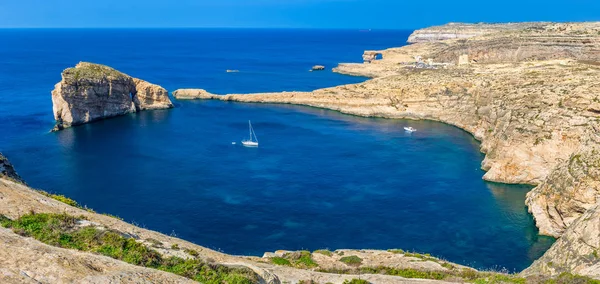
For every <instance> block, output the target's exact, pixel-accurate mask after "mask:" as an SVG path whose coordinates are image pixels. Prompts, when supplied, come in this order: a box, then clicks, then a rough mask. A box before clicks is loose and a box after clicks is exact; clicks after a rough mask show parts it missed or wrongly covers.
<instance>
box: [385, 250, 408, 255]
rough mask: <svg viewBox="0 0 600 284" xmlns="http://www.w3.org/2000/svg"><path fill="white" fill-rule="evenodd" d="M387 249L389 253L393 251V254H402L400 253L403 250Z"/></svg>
mask: <svg viewBox="0 0 600 284" xmlns="http://www.w3.org/2000/svg"><path fill="white" fill-rule="evenodd" d="M387 251H388V252H391V253H395V254H402V253H404V251H403V250H401V249H388V250H387Z"/></svg>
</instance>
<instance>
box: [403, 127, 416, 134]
mask: <svg viewBox="0 0 600 284" xmlns="http://www.w3.org/2000/svg"><path fill="white" fill-rule="evenodd" d="M404 130H405V131H406V132H409V133H413V132H415V131H417V130H416V129H414V128H412V126H408V127H404Z"/></svg>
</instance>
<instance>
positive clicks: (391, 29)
mask: <svg viewBox="0 0 600 284" xmlns="http://www.w3.org/2000/svg"><path fill="white" fill-rule="evenodd" d="M34 29H39V30H44V29H45V30H50V29H55V30H60V29H64V30H66V29H73V30H75V29H97V30H101V29H104V30H108V29H114V30H118V29H123V30H126V29H129V30H131V29H155V30H158V29H162V30H168V29H248V30H251V29H252V30H358V31H373V30H380V31H381V30H390V31H408V30H416V29H420V28H314V27H2V26H0V30H34Z"/></svg>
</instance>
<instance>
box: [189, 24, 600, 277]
mask: <svg viewBox="0 0 600 284" xmlns="http://www.w3.org/2000/svg"><path fill="white" fill-rule="evenodd" d="M492 26H493V29H489V27H490V26H489V25H467V26H466V27H465V29H464V30H463V29H462V28H458V33H459V34H472V35H470V36H472V37H470V38H461V39H445V40H442V41H435V40H438V39H444V38H445V37H441V38H429V40H431V42H422V43H417V44H414V45H409V46H405V47H402V48H392V49H388V50H384V51H380V52H378V53H380V54H381V55H382V57H383V59H381V60H374V61H371V62H370V63H369V62H367V63H365V64H340V66H338V67H337V68H336V69H335V71H337V72H340V73H345V74H351V75H362V76H368V77H372V78H374V79H372V80H369V81H367V82H364V83H361V84H354V85H345V86H339V87H334V88H326V89H320V90H315V91H313V92H287V93H264V94H245V95H239V94H231V95H225V96H208V97H204V98H210V99H221V100H230V101H240V102H268V103H289V104H303V105H309V106H314V107H322V108H329V109H333V110H338V111H341V112H344V113H349V114H355V115H362V116H378V117H388V118H409V119H430V120H437V121H442V122H445V123H449V124H452V125H456V126H458V127H460V128H462V129H465V130H467V131H469V132H470V133H472V134H473V135H474V136H475V137H476V138H477V139H479V140H481V142H482V143H481V151H482V152H483V153H485V154H486V156H485V159H484V161H483V162H482V168H483V169H485V170H486V171H487V172H486V174H485V175H484V177H483V178H484V179H486V180H489V181H497V182H505V183H525V184H531V185H536V187H535V188H534V189H533V190H532V191H531V192H530V193H529V194H528V198H527V206H528V208H529V210H530V212H531V213H532V214H533V215H534V217H535V220H536V225H537V226H538V227H539V228H540V233H542V234H546V235H551V236H555V237H560V236H561V235H562V234H563V233H564V232H565V231H566V232H570V230H575V231H577V230H580V229H577V228H573V227H572V226H574V224H579V225H578V226H579V228H583V227H585V228H588V227H586V226H592V224H589V223H588V222H593V221H592V220H593V218H591V219H587V220H586V219H585V217H583V218H584V219H581V218H582V217H581V216H582V214H588V213H586V212H588V211H589V210H591V209H592V208H595V205H596V200H597V199H598V198H597V197H598V192H599V190H600V185H599V180H600V176H599V174H598V171H599V168H600V162H598V161H597V160H598V157H599V156H598V153H599V149H598V145H599V142H600V139H598V138H597V137H596V135H597V133H598V130H599V129H600V97H599V94H600V63H599V60H600V56H599V53H598V52H599V51H600V24H599V23H564V24H561V23H534V24H524V25H515V24H508V25H505V26H502V25H492ZM477 27H482V28H483V29H482V30H480V31H476V30H477ZM456 28H457V26H456V25H448V26H447V27H441V28H440V27H436V28H435V29H437V30H447V29H456ZM473 29H475V31H474V30H473ZM428 32H430V31H427V30H425V31H416V32H415V34H414V36H413V37H412V38H413V41H414V38H417V36H418V35H422V34H425V33H428ZM371 52H372V51H371ZM422 62H427V63H426V64H425V63H422ZM458 63H461V64H460V65H459V64H458ZM179 92H181V93H184V92H186V91H184V90H180V91H179ZM572 228H573V229H572ZM588 229H589V228H588ZM589 230H591V232H593V234H596V236H597V235H600V231H598V230H594V229H593V228H591V229H589ZM561 239H562V238H561ZM565 240H569V241H570V242H571V244H569V249H571V252H570V255H571V257H570V258H569V259H573V257H574V256H578V257H584V256H586V255H587V254H589V252H588V251H586V250H582V249H581V248H582V247H583V245H581V243H579V242H580V240H579V239H578V238H576V237H573V238H570V239H565ZM565 242H567V241H565ZM561 244H562V245H561ZM566 247H567V245H565V244H564V243H563V242H562V241H560V239H559V241H558V242H557V244H556V245H555V246H553V247H552V248H551V249H550V250H549V252H548V253H547V255H546V256H545V259H546V261H548V259H552V258H553V256H554V255H560V254H564V253H566V252H565V251H564V250H565V249H566ZM554 264H555V265H557V267H555V269H554V270H544V269H541V268H540V267H542V266H540V265H536V266H532V268H530V269H529V270H528V273H546V274H554V273H555V272H558V271H579V272H581V273H582V274H584V275H589V276H593V277H598V274H599V273H598V269H599V268H600V267H598V266H597V265H595V264H594V262H589V261H588V262H581V261H560V262H555V263H554Z"/></svg>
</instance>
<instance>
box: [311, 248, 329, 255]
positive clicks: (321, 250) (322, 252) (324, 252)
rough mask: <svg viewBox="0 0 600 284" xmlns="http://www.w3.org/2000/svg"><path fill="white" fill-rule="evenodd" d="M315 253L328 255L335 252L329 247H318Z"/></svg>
mask: <svg viewBox="0 0 600 284" xmlns="http://www.w3.org/2000/svg"><path fill="white" fill-rule="evenodd" d="M315 253H320V254H322V255H326V256H332V255H333V253H332V252H331V251H330V250H327V249H318V250H316V251H315Z"/></svg>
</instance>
